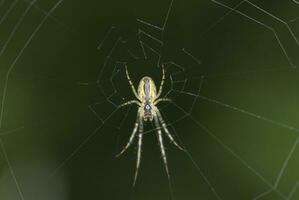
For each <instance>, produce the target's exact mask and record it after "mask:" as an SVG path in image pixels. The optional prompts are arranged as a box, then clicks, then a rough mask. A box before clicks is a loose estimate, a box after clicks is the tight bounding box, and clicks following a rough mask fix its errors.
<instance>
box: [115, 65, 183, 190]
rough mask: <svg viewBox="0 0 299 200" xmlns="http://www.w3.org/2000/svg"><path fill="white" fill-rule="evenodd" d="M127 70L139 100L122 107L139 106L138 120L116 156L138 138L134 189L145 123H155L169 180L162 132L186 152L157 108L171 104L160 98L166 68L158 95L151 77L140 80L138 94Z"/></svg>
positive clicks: (134, 92) (130, 83) (129, 80)
mask: <svg viewBox="0 0 299 200" xmlns="http://www.w3.org/2000/svg"><path fill="white" fill-rule="evenodd" d="M125 69H126V76H127V79H128V82H129V85H130V87H131V90H132V92H133V94H134V95H135V97H136V98H137V100H130V101H127V102H126V103H123V104H121V105H120V107H123V106H127V105H130V104H137V106H138V111H137V118H136V122H135V126H134V129H133V132H132V134H131V136H130V138H129V141H128V142H127V144H126V145H125V146H124V147H123V149H122V150H121V152H120V153H119V154H117V155H116V157H118V156H120V155H121V154H123V153H124V152H125V151H126V150H127V149H128V148H129V147H130V145H131V144H132V143H133V140H134V138H135V137H138V150H137V162H136V169H135V176H134V181H133V187H134V186H135V183H136V180H137V175H138V170H139V166H140V159H141V148H142V136H143V122H152V121H154V123H155V126H156V130H157V137H158V141H159V146H160V150H161V154H162V159H163V162H164V166H165V170H166V173H167V176H168V178H169V177H170V176H169V170H168V166H167V158H166V153H165V147H164V144H163V137H162V130H164V132H165V133H166V135H167V137H168V138H169V140H170V141H171V142H172V143H173V144H174V145H175V146H176V147H178V148H179V149H180V150H182V151H184V149H183V148H182V147H181V146H180V145H178V144H177V143H176V141H175V140H174V138H173V137H172V135H171V134H170V132H169V131H168V129H167V125H166V123H165V121H164V120H163V117H162V115H161V113H160V111H159V109H158V107H157V104H158V103H159V102H162V101H168V102H171V99H169V98H159V97H160V96H161V94H162V90H163V84H164V81H165V70H164V66H163V65H162V80H161V84H160V87H159V91H158V93H157V89H156V85H155V82H154V81H153V79H152V78H151V77H149V76H145V77H143V78H142V79H141V80H140V82H139V85H138V90H137V92H136V89H135V87H134V85H133V83H132V81H131V78H130V75H129V72H128V68H127V66H125ZM137 131H138V136H136V133H137Z"/></svg>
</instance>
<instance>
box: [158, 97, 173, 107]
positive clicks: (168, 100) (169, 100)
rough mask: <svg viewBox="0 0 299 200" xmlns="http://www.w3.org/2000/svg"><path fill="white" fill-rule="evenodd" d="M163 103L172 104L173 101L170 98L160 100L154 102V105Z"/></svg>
mask: <svg viewBox="0 0 299 200" xmlns="http://www.w3.org/2000/svg"><path fill="white" fill-rule="evenodd" d="M162 101H167V102H172V100H171V99H169V98H160V99H157V100H156V101H155V102H154V105H157V104H158V103H159V102H162Z"/></svg>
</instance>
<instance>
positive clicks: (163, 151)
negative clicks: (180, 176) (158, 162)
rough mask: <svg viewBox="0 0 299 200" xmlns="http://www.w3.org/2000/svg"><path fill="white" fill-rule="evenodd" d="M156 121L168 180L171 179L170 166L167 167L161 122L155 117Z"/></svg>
mask: <svg viewBox="0 0 299 200" xmlns="http://www.w3.org/2000/svg"><path fill="white" fill-rule="evenodd" d="M154 119H155V125H156V128H157V136H158V140H159V145H160V150H161V154H162V159H163V162H164V166H165V170H166V173H167V176H168V178H170V175H169V170H168V165H167V158H166V153H165V148H164V144H163V138H162V131H161V126H160V125H159V120H158V118H157V116H154Z"/></svg>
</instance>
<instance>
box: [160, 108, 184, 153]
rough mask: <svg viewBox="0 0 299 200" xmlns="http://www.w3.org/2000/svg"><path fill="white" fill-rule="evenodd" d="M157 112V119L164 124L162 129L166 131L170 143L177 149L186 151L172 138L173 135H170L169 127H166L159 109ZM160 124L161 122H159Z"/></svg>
mask: <svg viewBox="0 0 299 200" xmlns="http://www.w3.org/2000/svg"><path fill="white" fill-rule="evenodd" d="M155 110H156V113H157V118H158V119H159V121H160V122H161V124H162V127H163V130H164V131H165V133H166V135H167V137H168V138H169V139H170V141H171V142H172V143H173V144H174V145H175V146H176V147H177V148H179V149H180V150H182V151H185V149H184V148H183V147H181V146H180V145H179V144H178V143H177V142H176V141H175V140H174V138H173V137H172V135H171V134H170V132H169V130H168V128H167V126H166V123H165V121H164V119H163V117H162V115H161V113H160V111H159V110H158V108H156V109H155ZM158 123H159V122H158Z"/></svg>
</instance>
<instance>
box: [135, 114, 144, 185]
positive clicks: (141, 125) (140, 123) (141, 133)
mask: <svg viewBox="0 0 299 200" xmlns="http://www.w3.org/2000/svg"><path fill="white" fill-rule="evenodd" d="M142 136H143V121H142V118H139V131H138V150H137V161H136V169H135V176H134V182H133V187H135V184H136V180H137V176H138V170H139V166H140V160H141V147H142Z"/></svg>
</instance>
